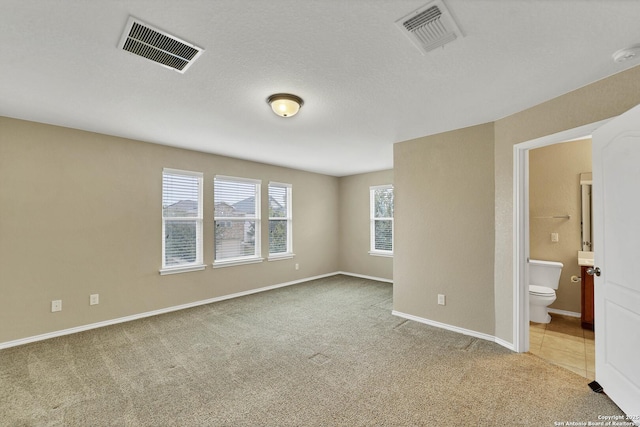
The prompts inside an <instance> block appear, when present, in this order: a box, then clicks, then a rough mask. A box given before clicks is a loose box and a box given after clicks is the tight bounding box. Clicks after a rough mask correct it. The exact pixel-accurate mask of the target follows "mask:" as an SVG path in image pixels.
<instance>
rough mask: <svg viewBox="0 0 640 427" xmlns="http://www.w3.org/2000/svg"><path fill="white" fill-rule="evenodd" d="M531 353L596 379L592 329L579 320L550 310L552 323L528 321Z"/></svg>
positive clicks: (590, 378) (588, 377)
mask: <svg viewBox="0 0 640 427" xmlns="http://www.w3.org/2000/svg"><path fill="white" fill-rule="evenodd" d="M529 352H530V353H532V354H535V355H536V356H538V357H540V358H542V359H545V360H547V361H548V362H550V363H553V364H555V365H558V366H562V367H563V368H566V369H569V370H570V371H573V372H575V373H576V374H578V375H582V376H583V377H585V378H587V379H589V380H593V379H595V341H594V335H593V331H590V330H588V329H582V326H581V325H580V319H579V318H577V317H570V316H563V315H561V314H554V313H551V323H546V324H545V323H533V322H529Z"/></svg>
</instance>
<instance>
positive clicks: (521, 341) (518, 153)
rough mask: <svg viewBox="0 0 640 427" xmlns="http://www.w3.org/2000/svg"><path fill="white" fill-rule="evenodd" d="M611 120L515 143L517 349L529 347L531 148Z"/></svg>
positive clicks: (563, 139)
mask: <svg viewBox="0 0 640 427" xmlns="http://www.w3.org/2000/svg"><path fill="white" fill-rule="evenodd" d="M607 121H608V120H602V121H599V122H596V123H591V124H588V125H584V126H580V127H577V128H574V129H569V130H567V131H563V132H559V133H556V134H552V135H547V136H544V137H541V138H537V139H534V140H531V141H527V142H523V143H520V144H516V145H514V147H513V153H514V157H513V168H514V170H513V177H514V187H513V188H514V194H513V208H514V224H513V225H514V227H513V230H514V233H513V234H514V236H513V237H514V259H513V266H514V269H513V270H514V271H513V275H514V277H513V279H514V280H513V283H514V293H513V295H514V298H513V303H514V307H513V313H514V331H513V334H514V349H515V351H517V352H526V351H529V340H530V336H529V335H530V330H529V289H528V285H527V283H528V277H527V274H528V270H527V260H528V259H529V258H530V236H529V226H530V218H529V150H531V149H534V148H540V147H545V146H548V145H553V144H557V143H561V142H566V141H570V140H575V139H579V138H583V137H585V136H587V135H591V134H592V133H593V131H594V130H596V129H597V128H599V127H600V126H602V125H603V124H605V123H606V122H607Z"/></svg>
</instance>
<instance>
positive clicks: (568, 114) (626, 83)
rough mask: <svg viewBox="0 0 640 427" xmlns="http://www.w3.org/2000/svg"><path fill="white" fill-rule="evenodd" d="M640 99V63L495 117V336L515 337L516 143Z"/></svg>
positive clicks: (621, 108) (591, 119) (586, 121)
mask: <svg viewBox="0 0 640 427" xmlns="http://www.w3.org/2000/svg"><path fill="white" fill-rule="evenodd" d="M637 104H640V66H636V67H633V68H630V69H628V70H626V71H623V72H620V73H618V74H615V75H613V76H610V77H608V78H605V79H603V80H599V81H597V82H595V83H592V84H590V85H587V86H584V87H582V88H580V89H577V90H575V91H573V92H569V93H567V94H565V95H562V96H560V97H557V98H554V99H552V100H550V101H547V102H544V103H542V104H539V105H537V106H535V107H532V108H529V109H527V110H524V111H522V112H519V113H516V114H513V115H511V116H508V117H505V118H503V119H500V120H498V121H496V122H495V150H494V152H495V192H496V193H495V197H496V199H495V215H496V217H495V269H494V270H495V293H494V295H495V307H496V319H495V325H496V328H495V336H496V337H497V338H500V339H502V340H505V341H506V342H513V336H514V334H513V330H514V318H513V316H514V312H513V298H514V293H513V290H514V281H513V256H514V241H513V236H514V230H513V207H514V205H513V147H514V145H516V144H519V143H522V142H526V141H531V140H533V139H537V138H541V137H544V136H547V135H552V134H555V133H558V132H562V131H565V130H569V129H574V128H577V127H579V126H583V125H587V124H590V123H595V122H598V121H601V120H605V119H608V118H611V117H615V116H617V115H620V114H622V113H624V112H625V111H627V110H629V109H631V108H632V107H634V106H636V105H637Z"/></svg>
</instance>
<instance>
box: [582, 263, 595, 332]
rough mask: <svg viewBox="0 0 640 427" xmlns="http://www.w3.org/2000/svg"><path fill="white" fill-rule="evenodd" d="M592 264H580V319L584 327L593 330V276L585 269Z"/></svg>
mask: <svg viewBox="0 0 640 427" xmlns="http://www.w3.org/2000/svg"><path fill="white" fill-rule="evenodd" d="M591 267H593V266H588V265H582V266H580V291H581V292H580V294H581V297H582V301H581V303H580V309H581V311H580V321H581V322H582V327H583V328H584V329H591V330H592V331H593V276H591V275H589V274H587V270H588V269H589V268H591Z"/></svg>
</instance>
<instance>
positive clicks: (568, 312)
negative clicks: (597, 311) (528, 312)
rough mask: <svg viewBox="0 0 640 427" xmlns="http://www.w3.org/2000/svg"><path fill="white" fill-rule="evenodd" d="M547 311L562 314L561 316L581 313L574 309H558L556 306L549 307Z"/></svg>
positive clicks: (575, 315)
mask: <svg viewBox="0 0 640 427" xmlns="http://www.w3.org/2000/svg"><path fill="white" fill-rule="evenodd" d="M548 311H549V313H555V314H562V315H563V316H569V317H581V314H580V313H576V312H575V311H567V310H558V309H557V308H549V309H548Z"/></svg>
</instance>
